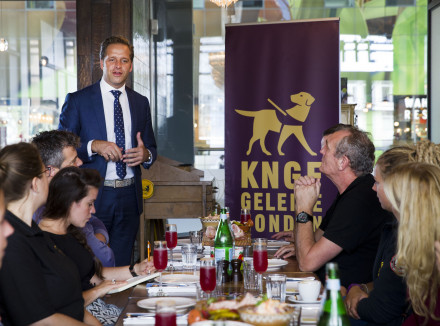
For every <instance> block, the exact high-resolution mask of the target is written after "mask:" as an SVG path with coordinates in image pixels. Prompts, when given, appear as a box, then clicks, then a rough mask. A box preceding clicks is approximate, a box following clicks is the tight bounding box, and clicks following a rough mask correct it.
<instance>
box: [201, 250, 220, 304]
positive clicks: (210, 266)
mask: <svg viewBox="0 0 440 326" xmlns="http://www.w3.org/2000/svg"><path fill="white" fill-rule="evenodd" d="M216 284H217V282H216V270H215V260H214V258H202V259H200V287H201V288H202V290H203V291H204V292H206V293H208V299H209V295H210V293H211V292H212V291H214V289H215V286H216Z"/></svg>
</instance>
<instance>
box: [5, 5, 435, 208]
mask: <svg viewBox="0 0 440 326" xmlns="http://www.w3.org/2000/svg"><path fill="white" fill-rule="evenodd" d="M130 3H131V6H132V17H131V19H132V26H133V27H132V30H133V42H134V45H135V55H136V58H135V62H134V73H133V77H132V78H133V88H134V89H135V90H137V91H139V92H141V93H142V94H144V95H146V96H147V97H149V98H150V101H151V104H152V114H153V121H154V128H155V133H156V136H157V142H158V152H159V154H160V155H163V156H166V157H169V158H172V159H175V160H178V161H180V162H182V163H189V164H193V165H194V166H195V167H196V168H198V169H201V170H204V171H205V175H206V176H208V177H209V176H212V177H214V178H215V185H216V186H218V187H219V188H220V189H219V192H218V194H217V198H216V199H217V201H218V202H219V203H222V202H223V198H222V193H223V187H224V172H223V171H224V170H223V169H222V168H223V167H224V163H223V162H224V161H223V154H224V129H225V127H226V126H225V125H224V57H225V54H224V44H225V39H224V26H225V24H226V23H259V22H268V21H281V20H297V19H316V18H326V17H340V68H341V78H344V81H345V80H346V86H347V88H346V92H345V89H344V90H343V91H344V92H341V94H342V96H341V97H342V98H343V101H346V102H347V103H356V104H357V105H356V110H355V115H356V117H355V118H356V119H355V122H356V124H357V125H358V126H359V127H360V128H361V129H364V130H367V131H369V132H371V134H372V137H373V140H374V144H375V145H376V147H377V149H378V151H383V150H385V149H387V148H388V147H389V146H391V145H393V144H398V143H401V142H415V141H417V140H419V139H421V138H426V137H427V126H428V124H427V119H428V117H427V116H428V115H427V96H426V95H427V0H371V1H369V0H239V1H238V2H237V3H236V4H235V6H230V7H229V8H228V9H227V10H225V9H223V8H220V7H218V6H216V5H215V4H213V3H212V2H210V1H208V0H192V1H191V0H132V1H131V2H130ZM0 4H1V7H0V38H2V39H5V40H6V42H7V43H8V46H7V50H5V51H1V50H2V49H3V50H4V45H5V43H4V42H2V41H1V39H0V51H1V52H0V69H1V74H2V78H1V79H0V145H5V144H10V143H15V142H18V141H29V140H30V139H31V138H32V136H34V135H35V134H36V133H38V132H40V131H43V130H50V129H53V128H57V126H58V120H59V114H60V111H61V107H62V105H63V103H64V98H65V96H66V94H67V93H68V92H73V91H75V90H77V87H78V86H77V85H78V84H77V78H78V76H77V42H81V40H77V37H76V13H77V10H78V8H77V3H76V1H0ZM150 20H153V24H148V22H149V21H150ZM155 23H157V27H158V28H157V31H155V30H154V28H153V29H151V26H153V27H154V26H155ZM292 46H297V47H298V50H300V48H301V47H300V45H299V44H293V45H292ZM255 55H258V53H256V54H255ZM255 69H256V70H258V67H255ZM319 132H320V131H319Z"/></svg>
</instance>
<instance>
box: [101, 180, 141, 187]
mask: <svg viewBox="0 0 440 326" xmlns="http://www.w3.org/2000/svg"><path fill="white" fill-rule="evenodd" d="M133 183H134V178H130V179H124V180H105V181H104V187H112V188H122V187H128V186H131V185H132V184H133Z"/></svg>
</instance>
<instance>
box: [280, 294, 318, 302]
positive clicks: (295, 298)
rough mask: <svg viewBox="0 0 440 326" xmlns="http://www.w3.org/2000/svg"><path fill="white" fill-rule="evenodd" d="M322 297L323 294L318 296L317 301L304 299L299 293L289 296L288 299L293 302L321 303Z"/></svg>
mask: <svg viewBox="0 0 440 326" xmlns="http://www.w3.org/2000/svg"><path fill="white" fill-rule="evenodd" d="M321 299H322V296H321V295H320V296H319V297H318V300H316V301H303V300H302V298H301V295H299V294H296V295H290V296H288V297H287V300H289V301H290V302H293V303H320V302H321Z"/></svg>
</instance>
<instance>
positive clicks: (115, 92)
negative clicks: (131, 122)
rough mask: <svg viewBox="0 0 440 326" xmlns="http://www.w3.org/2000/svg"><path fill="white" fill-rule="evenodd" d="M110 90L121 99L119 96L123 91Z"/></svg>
mask: <svg viewBox="0 0 440 326" xmlns="http://www.w3.org/2000/svg"><path fill="white" fill-rule="evenodd" d="M110 92H111V93H112V94H113V96H114V97H115V99H117V100H119V96H120V95H121V94H122V92H121V91H117V90H112V91H110Z"/></svg>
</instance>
